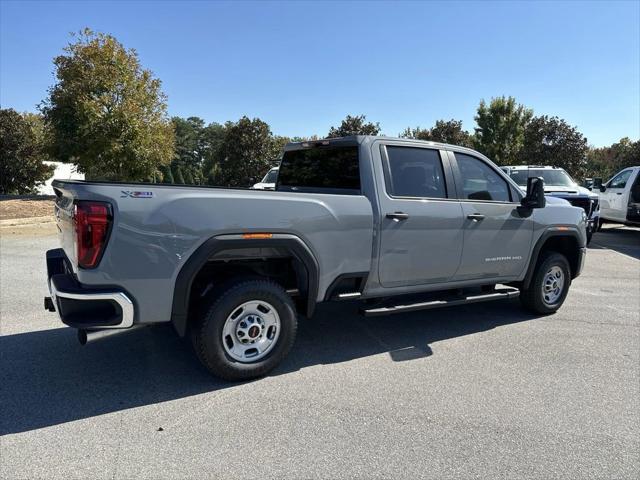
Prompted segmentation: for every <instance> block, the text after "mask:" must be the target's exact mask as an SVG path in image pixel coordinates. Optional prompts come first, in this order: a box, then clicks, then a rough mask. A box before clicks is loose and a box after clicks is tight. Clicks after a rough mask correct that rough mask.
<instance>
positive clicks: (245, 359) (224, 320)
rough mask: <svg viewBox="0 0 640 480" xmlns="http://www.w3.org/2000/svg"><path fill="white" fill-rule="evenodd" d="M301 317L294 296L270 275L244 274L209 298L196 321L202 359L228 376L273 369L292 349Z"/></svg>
mask: <svg viewBox="0 0 640 480" xmlns="http://www.w3.org/2000/svg"><path fill="white" fill-rule="evenodd" d="M296 330H297V318H296V313H295V307H294V305H293V302H292V300H291V297H289V295H288V294H287V292H286V291H285V290H284V289H283V288H282V287H281V286H280V285H278V284H277V283H275V282H272V281H270V280H262V279H260V280H258V279H251V280H244V281H243V280H240V281H238V282H236V283H231V284H230V285H227V286H226V287H225V288H224V289H223V290H222V292H218V293H217V294H215V295H214V296H213V297H212V298H211V299H209V300H208V301H207V302H206V303H205V305H204V308H203V309H202V313H201V315H200V318H198V319H197V321H196V322H195V324H194V325H193V326H192V331H191V339H192V342H193V346H194V349H195V351H196V355H197V356H198V358H199V360H200V361H201V362H202V364H203V365H204V366H205V367H206V368H207V369H208V370H209V371H210V372H211V373H213V374H214V375H216V376H217V377H220V378H223V379H225V380H232V381H238V380H249V379H252V378H256V377H260V376H262V375H265V374H267V373H268V372H269V371H271V370H272V369H273V368H275V367H276V366H277V365H278V364H279V363H280V362H281V361H282V359H283V358H284V357H285V356H286V355H287V353H289V350H290V349H291V347H292V345H293V342H294V340H295V336H296Z"/></svg>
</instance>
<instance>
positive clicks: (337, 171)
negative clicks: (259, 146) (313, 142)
mask: <svg viewBox="0 0 640 480" xmlns="http://www.w3.org/2000/svg"><path fill="white" fill-rule="evenodd" d="M276 190H280V191H289V192H291V191H293V192H311V193H313V192H315V193H335V194H347V195H349V194H350V195H357V194H360V165H359V161H358V147H357V146H350V147H315V148H306V149H302V150H289V151H286V152H284V155H283V157H282V163H281V164H280V172H279V174H278V185H277V187H276Z"/></svg>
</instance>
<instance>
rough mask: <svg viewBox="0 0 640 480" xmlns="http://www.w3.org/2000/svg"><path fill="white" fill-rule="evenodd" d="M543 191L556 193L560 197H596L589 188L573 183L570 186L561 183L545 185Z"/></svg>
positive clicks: (549, 193)
mask: <svg viewBox="0 0 640 480" xmlns="http://www.w3.org/2000/svg"><path fill="white" fill-rule="evenodd" d="M544 193H545V194H547V195H558V196H562V197H572V196H577V197H593V198H596V197H597V196H598V195H596V194H595V193H593V192H592V191H591V190H589V189H587V188H584V187H580V186H578V185H574V186H572V187H565V186H561V185H545V186H544Z"/></svg>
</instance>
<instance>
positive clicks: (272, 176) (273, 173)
mask: <svg viewBox="0 0 640 480" xmlns="http://www.w3.org/2000/svg"><path fill="white" fill-rule="evenodd" d="M277 179H278V169H277V168H272V169H271V170H269V173H267V174H266V175H265V176H264V178H263V179H262V183H276V180H277Z"/></svg>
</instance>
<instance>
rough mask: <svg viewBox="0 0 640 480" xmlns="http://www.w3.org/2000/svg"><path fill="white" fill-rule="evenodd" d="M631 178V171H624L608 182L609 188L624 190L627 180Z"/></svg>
mask: <svg viewBox="0 0 640 480" xmlns="http://www.w3.org/2000/svg"><path fill="white" fill-rule="evenodd" d="M630 176H631V170H625V171H624V172H620V173H619V174H618V175H616V176H615V177H613V178H612V179H611V181H610V182H609V188H624V187H626V186H627V180H629V177H630Z"/></svg>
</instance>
